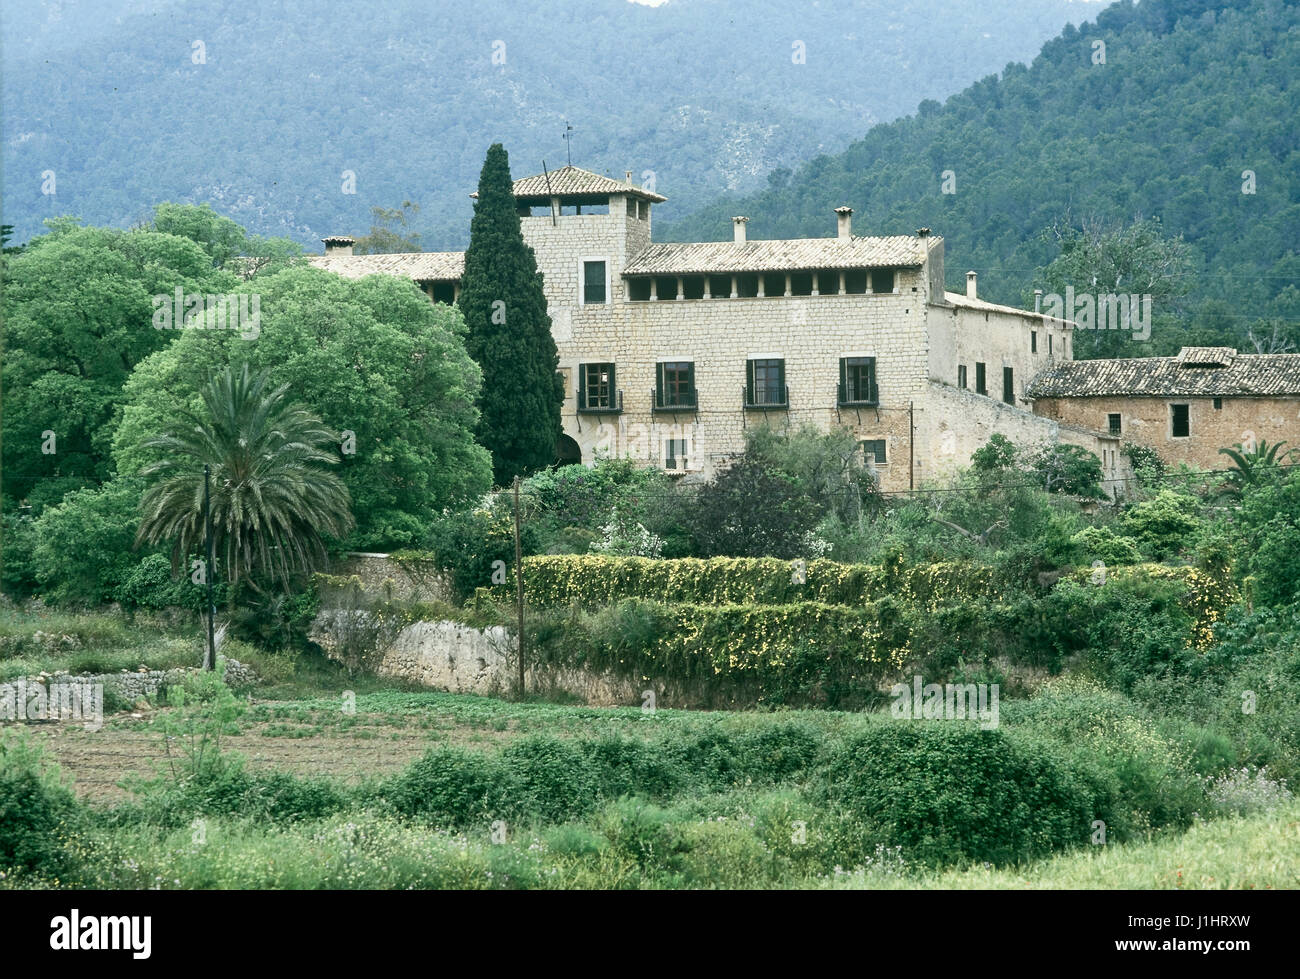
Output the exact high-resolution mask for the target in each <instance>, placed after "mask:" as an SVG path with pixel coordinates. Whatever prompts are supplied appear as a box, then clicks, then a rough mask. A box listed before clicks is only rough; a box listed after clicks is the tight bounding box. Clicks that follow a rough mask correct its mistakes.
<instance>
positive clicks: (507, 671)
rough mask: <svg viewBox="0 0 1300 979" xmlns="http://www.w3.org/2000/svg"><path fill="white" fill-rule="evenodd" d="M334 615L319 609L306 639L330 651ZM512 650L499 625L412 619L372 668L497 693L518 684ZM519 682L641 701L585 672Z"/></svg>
mask: <svg viewBox="0 0 1300 979" xmlns="http://www.w3.org/2000/svg"><path fill="white" fill-rule="evenodd" d="M337 614H339V613H332V612H329V611H324V612H322V613H321V615H320V616H319V617H318V618H317V620H316V625H315V628H314V629H313V633H312V639H313V640H314V641H315V642H317V643H319V644H320V645H321V647H322V648H323V649H325V651H326V653H327V654H330V655H332V652H331V645H332V643H333V639H332V637H331V635H330V629H329V623H330V618H329V617H330V616H331V615H337ZM348 614H352V615H365V614H366V613H364V612H353V613H348ZM517 649H518V646H517V643H516V641H515V637H514V636H513V635H511V634H510V632H509V631H508V630H507V629H506V628H505V627H504V626H490V627H488V628H486V629H476V628H474V627H472V626H467V625H464V624H462V623H459V622H446V621H444V622H415V623H412V624H411V625H409V626H407V627H406V628H405V629H403V630H402V631H401V632H400V633H399V634H398V635H397V637H396V638H395V639H394V640H393V641H392V643H391V645H389V647H388V650H387V651H386V652H385V653H384V656H383V659H382V660H381V661H380V663H379V665H378V666H377V667H376V669H375V672H376V673H378V674H379V675H380V676H390V677H395V678H398V679H402V680H405V681H407V682H409V683H414V684H418V685H420V686H424V687H431V688H433V689H435V690H446V691H448V692H449V693H470V694H478V695H480V696H486V697H497V696H501V695H503V694H505V693H506V692H507V691H509V690H511V689H513V688H514V687H515V686H516V684H517V683H518V673H517V671H518V669H519V667H518V662H519V661H518V659H517ZM524 682H525V684H526V685H527V687H528V689H529V690H532V691H538V692H543V693H547V694H555V693H557V692H562V693H565V694H568V695H569V696H572V697H576V698H578V699H580V700H582V701H583V702H585V703H587V704H590V705H592V706H598V707H610V706H616V705H629V706H630V705H639V704H641V702H642V693H641V687H640V686H638V685H637V684H634V683H632V682H630V681H626V680H620V679H618V678H616V677H611V676H606V675H600V674H595V673H591V672H588V671H585V670H573V669H563V670H561V669H542V670H532V669H528V670H525V673H524Z"/></svg>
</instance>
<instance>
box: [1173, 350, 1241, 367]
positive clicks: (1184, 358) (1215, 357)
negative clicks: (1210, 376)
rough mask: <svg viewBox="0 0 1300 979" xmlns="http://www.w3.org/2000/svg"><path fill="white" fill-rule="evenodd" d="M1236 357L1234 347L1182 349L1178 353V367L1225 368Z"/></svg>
mask: <svg viewBox="0 0 1300 979" xmlns="http://www.w3.org/2000/svg"><path fill="white" fill-rule="evenodd" d="M1236 356H1237V350H1236V348H1235V347H1183V349H1182V350H1180V351H1178V366H1179V367H1227V366H1229V365H1230V364H1231V363H1232V359H1233V358H1234V357H1236Z"/></svg>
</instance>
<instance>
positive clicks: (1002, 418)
mask: <svg viewBox="0 0 1300 979" xmlns="http://www.w3.org/2000/svg"><path fill="white" fill-rule="evenodd" d="M917 427H918V429H921V428H924V430H925V442H926V444H927V446H928V447H930V448H931V449H932V453H931V454H930V455H929V456H928V457H927V459H926V462H925V466H924V468H925V469H926V470H927V472H928V478H930V479H942V478H944V477H947V476H951V475H952V474H953V473H954V472H955V471H956V470H957V469H959V468H961V467H963V466H967V465H969V464H970V456H971V453H973V452H974V451H975V450H976V449H978V448H980V447H981V446H983V445H984V444H985V443H986V442H987V441H988V440H989V439H990V438H992V437H993V435H994V434H998V435H1002V436H1004V437H1006V438H1007V439H1009V440H1011V441H1012V442H1014V443H1016V444H1017V445H1020V446H1025V447H1031V446H1039V445H1046V444H1052V445H1054V444H1057V443H1065V444H1068V445H1078V446H1079V447H1081V448H1083V449H1086V450H1087V451H1089V452H1091V453H1093V454H1094V455H1096V456H1097V457H1098V459H1100V460H1101V463H1102V478H1103V479H1104V480H1106V482H1105V488H1106V489H1107V490H1108V491H1109V492H1110V493H1111V495H1114V494H1115V492H1116V491H1117V490H1118V491H1120V492H1122V491H1124V489H1125V487H1126V485H1127V481H1128V480H1131V479H1132V477H1133V472H1132V467H1131V466H1130V465H1129V463H1128V460H1127V458H1125V457H1124V455H1123V453H1121V452H1120V448H1121V440H1120V439H1117V438H1108V437H1106V436H1104V435H1103V434H1102V433H1099V432H1095V431H1088V430H1085V429H1083V428H1081V427H1078V426H1071V425H1063V424H1061V423H1060V422H1058V421H1056V420H1055V419H1052V418H1046V417H1043V416H1041V415H1031V414H1029V413H1027V412H1025V411H1022V410H1019V409H1016V408H1013V407H1011V405H1008V404H1004V403H1003V402H1002V401H1000V400H998V399H996V398H991V397H984V396H983V395H978V394H976V393H975V392H974V391H970V390H963V389H961V388H956V387H953V386H951V385H946V384H937V383H936V384H932V385H931V391H930V396H929V398H928V399H927V404H926V411H925V412H924V413H918V416H917ZM919 441H920V439H918V442H919Z"/></svg>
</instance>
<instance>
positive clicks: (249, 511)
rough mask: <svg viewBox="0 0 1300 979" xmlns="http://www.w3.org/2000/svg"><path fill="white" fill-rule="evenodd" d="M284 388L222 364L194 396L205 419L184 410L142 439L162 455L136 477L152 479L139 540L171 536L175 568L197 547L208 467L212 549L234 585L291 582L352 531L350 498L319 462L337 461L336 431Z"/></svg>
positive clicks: (154, 540)
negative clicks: (173, 426)
mask: <svg viewBox="0 0 1300 979" xmlns="http://www.w3.org/2000/svg"><path fill="white" fill-rule="evenodd" d="M287 392H288V385H287V384H286V385H282V386H281V387H278V388H276V389H275V390H270V380H269V378H268V376H267V374H266V373H265V372H262V373H258V374H256V375H253V376H250V374H249V370H248V365H247V364H245V365H244V366H243V368H242V370H241V371H240V372H239V373H238V374H236V373H235V372H234V370H233V369H232V368H229V367H228V368H226V369H225V370H224V371H222V372H221V373H220V374H218V375H216V376H215V377H213V378H212V380H210V381H209V382H208V384H207V385H206V386H205V387H204V388H203V389H202V390H201V391H200V392H199V393H200V396H201V397H202V399H203V403H204V406H205V407H206V412H204V413H203V417H200V416H199V415H196V414H192V413H189V412H182V413H181V422H182V424H181V425H180V426H179V427H178V429H177V431H176V432H174V433H168V434H166V435H161V436H158V437H155V438H152V439H149V440H148V441H147V442H146V443H145V445H146V446H148V447H150V448H156V449H160V450H162V452H163V453H165V457H164V458H163V459H161V460H160V461H158V462H155V463H153V464H152V465H150V466H148V467H146V468H145V469H144V471H143V473H142V475H143V476H144V477H146V478H155V479H156V480H157V482H155V483H153V485H152V486H150V487H149V489H148V490H146V491H145V494H144V497H143V499H142V500H141V504H140V506H141V511H142V519H141V521H140V529H139V531H138V533H137V535H136V541H137V544H139V543H147V544H157V543H159V542H160V541H165V540H170V541H172V542H173V545H172V561H173V564H174V565H175V564H179V563H180V561H181V559H182V558H184V557H185V556H186V555H189V554H192V553H194V552H195V550H197V549H198V548H200V547H201V546H202V544H203V467H204V465H208V466H210V467H211V471H212V500H211V507H212V538H213V553H214V555H215V556H216V559H217V561H218V562H219V563H221V564H223V565H224V569H225V575H226V579H227V580H228V581H229V582H230V583H231V584H234V583H236V582H238V581H240V580H241V579H248V581H249V582H250V583H251V584H254V585H256V582H257V580H258V579H259V578H261V579H263V580H267V579H269V580H270V581H272V582H277V581H278V582H280V583H287V582H288V581H289V579H290V577H291V576H292V575H293V574H294V573H296V572H304V571H310V570H311V569H312V568H313V567H316V566H319V565H320V564H321V563H323V562H324V559H325V544H324V536H325V535H329V536H332V537H335V538H339V537H342V536H343V535H345V534H346V533H347V532H348V531H350V530H351V529H352V527H353V520H352V513H351V509H350V507H351V498H350V496H349V494H348V490H347V487H346V486H345V485H344V484H343V481H342V480H341V479H339V477H338V476H336V475H335V474H334V473H331V472H328V471H326V470H325V468H324V467H325V466H326V465H332V464H333V463H335V462H337V461H338V460H337V457H336V455H335V451H336V449H335V447H336V446H337V445H338V441H337V437H336V435H335V433H334V432H332V431H330V429H329V428H327V427H326V425H325V424H324V422H322V421H321V420H320V418H318V417H317V416H316V415H314V414H312V413H311V412H310V411H308V410H307V409H305V408H303V407H301V406H299V405H295V404H292V403H290V402H289V401H288V400H287Z"/></svg>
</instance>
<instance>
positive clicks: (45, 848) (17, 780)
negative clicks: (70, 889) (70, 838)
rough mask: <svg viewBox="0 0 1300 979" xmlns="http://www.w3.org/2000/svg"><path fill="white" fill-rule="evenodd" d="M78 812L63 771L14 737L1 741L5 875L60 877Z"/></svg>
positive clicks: (0, 866) (0, 870)
mask: <svg viewBox="0 0 1300 979" xmlns="http://www.w3.org/2000/svg"><path fill="white" fill-rule="evenodd" d="M75 815H76V806H75V804H74V801H73V796H72V792H71V791H70V790H69V789H68V788H67V787H66V786H64V785H63V783H62V782H61V781H60V780H59V774H58V770H57V769H55V768H54V767H53V766H51V765H50V764H49V763H48V762H47V761H46V759H45V758H44V757H43V756H42V754H41V752H40V751H39V750H38V749H36V748H34V747H32V746H31V745H29V744H28V743H27V742H26V741H24V740H22V739H21V738H19V737H16V736H14V735H12V734H7V735H5V736H3V737H0V875H8V874H12V873H15V872H18V873H32V874H38V875H43V876H45V877H50V876H57V875H58V874H59V873H61V872H62V871H63V870H64V869H65V868H66V866H67V862H68V855H67V853H66V848H65V842H66V837H67V834H68V832H69V830H70V827H71V823H72V820H73V819H74V817H75Z"/></svg>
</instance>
